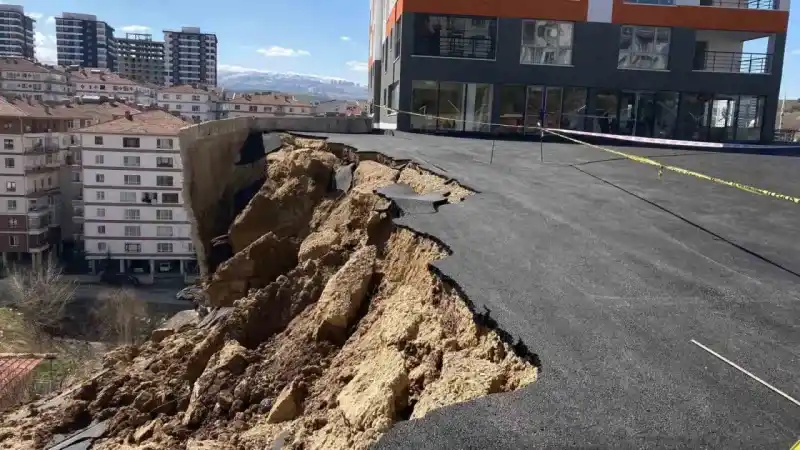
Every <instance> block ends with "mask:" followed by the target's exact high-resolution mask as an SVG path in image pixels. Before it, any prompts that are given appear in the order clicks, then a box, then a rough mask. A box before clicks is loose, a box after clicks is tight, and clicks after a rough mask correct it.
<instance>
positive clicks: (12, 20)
mask: <svg viewBox="0 0 800 450" xmlns="http://www.w3.org/2000/svg"><path fill="white" fill-rule="evenodd" d="M34 22H36V21H35V20H34V19H32V18H30V17H29V16H26V15H25V9H24V8H23V7H22V6H19V5H4V4H0V56H19V57H22V58H28V59H33V58H34V47H35V39H34V35H33V24H34Z"/></svg>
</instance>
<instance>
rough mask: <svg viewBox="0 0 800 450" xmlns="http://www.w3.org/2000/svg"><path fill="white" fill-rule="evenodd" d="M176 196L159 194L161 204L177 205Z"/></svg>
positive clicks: (173, 194)
mask: <svg viewBox="0 0 800 450" xmlns="http://www.w3.org/2000/svg"><path fill="white" fill-rule="evenodd" d="M178 201H179V200H178V194H176V193H164V194H161V203H178Z"/></svg>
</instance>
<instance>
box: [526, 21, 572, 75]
mask: <svg viewBox="0 0 800 450" xmlns="http://www.w3.org/2000/svg"><path fill="white" fill-rule="evenodd" d="M573 26H574V24H572V23H571V22H555V21H552V20H526V21H524V22H522V52H521V53H520V63H522V64H548V65H558V66H566V65H570V64H572V29H573Z"/></svg>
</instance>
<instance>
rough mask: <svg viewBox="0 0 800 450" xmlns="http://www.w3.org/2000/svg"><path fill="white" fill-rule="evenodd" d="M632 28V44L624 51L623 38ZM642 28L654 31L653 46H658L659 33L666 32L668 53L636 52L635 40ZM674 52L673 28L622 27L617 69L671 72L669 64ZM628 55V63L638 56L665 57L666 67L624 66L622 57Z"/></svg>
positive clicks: (655, 50) (655, 51)
mask: <svg viewBox="0 0 800 450" xmlns="http://www.w3.org/2000/svg"><path fill="white" fill-rule="evenodd" d="M627 28H630V29H631V30H632V32H631V42H630V45H629V47H628V49H627V50H623V49H622V45H621V44H622V37H623V35H624V32H625V29H627ZM642 28H652V29H653V45H654V46H655V45H657V44H658V36H659V31H662V30H666V32H667V46H666V48H667V51H666V53H661V52H658V50H657V49H654V51H653V52H649V51H647V52H643V51H634V50H632V49H633V48H634V40H635V36H636V31H637V30H638V29H642ZM671 51H672V28H670V27H656V26H649V25H622V26H621V27H620V30H619V40H618V41H617V69H619V70H654V71H668V70H669V63H670V54H671ZM623 54H626V55H627V56H628V57H627V58H626V61H628V62H629V63H630V61H631V57H632V56H635V55H638V56H642V55H650V56H657V57H663V60H664V67H634V66H632V65H627V66H623V65H622V55H623Z"/></svg>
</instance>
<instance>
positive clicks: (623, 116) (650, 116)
mask: <svg viewBox="0 0 800 450" xmlns="http://www.w3.org/2000/svg"><path fill="white" fill-rule="evenodd" d="M655 108H656V104H655V93H653V92H631V91H623V92H622V93H621V94H620V96H619V115H618V117H619V134H624V135H627V136H642V137H652V136H653V126H654V123H655V117H656V111H655Z"/></svg>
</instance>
